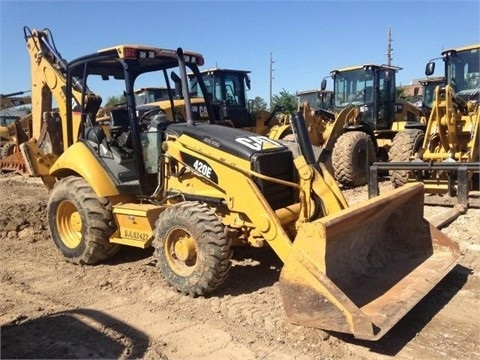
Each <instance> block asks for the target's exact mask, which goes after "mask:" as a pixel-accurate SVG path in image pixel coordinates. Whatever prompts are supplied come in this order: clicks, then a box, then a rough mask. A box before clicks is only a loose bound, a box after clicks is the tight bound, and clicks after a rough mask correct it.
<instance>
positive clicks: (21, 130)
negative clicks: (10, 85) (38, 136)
mask: <svg viewBox="0 0 480 360" xmlns="http://www.w3.org/2000/svg"><path fill="white" fill-rule="evenodd" d="M28 92H29V91H18V92H15V93H11V94H5V95H3V94H1V95H0V104H1V111H0V112H1V114H0V173H2V172H6V171H16V172H19V173H20V174H22V173H23V172H24V170H25V168H24V167H23V166H22V160H21V156H20V153H19V148H18V144H19V142H22V141H26V140H28V138H29V134H30V133H31V116H29V114H28V113H27V111H25V110H23V109H21V108H20V107H21V106H27V105H30V104H31V102H32V99H31V96H30V95H25V94H26V93H28ZM21 95H23V96H21Z"/></svg>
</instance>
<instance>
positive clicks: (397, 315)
mask: <svg viewBox="0 0 480 360" xmlns="http://www.w3.org/2000/svg"><path fill="white" fill-rule="evenodd" d="M423 196H424V191H423V185H422V184H421V183H411V184H407V185H405V186H402V187H401V188H398V189H396V190H394V191H392V192H390V193H386V194H383V195H380V196H378V197H375V198H373V199H370V200H368V201H366V202H365V203H362V204H358V205H353V206H352V207H350V208H348V209H345V210H342V211H341V212H339V213H337V214H336V215H331V216H327V217H324V218H321V219H318V220H315V221H313V222H310V223H305V224H304V225H302V226H301V227H300V229H299V231H298V234H297V237H296V238H295V241H294V243H293V247H292V251H291V253H290V255H289V257H288V258H287V260H286V261H285V264H284V267H283V269H282V272H281V275H280V292H281V296H282V300H283V303H284V307H285V311H286V314H287V317H288V319H289V320H290V321H291V322H292V323H295V324H299V325H305V326H311V327H315V328H320V329H324V330H330V331H336V332H343V333H350V334H353V335H354V336H355V337H356V338H358V339H364V340H378V339H380V338H381V337H382V336H383V335H384V334H385V333H386V332H387V331H388V330H390V329H391V328H392V327H393V326H394V325H395V324H396V323H397V322H398V321H399V320H400V319H401V318H402V317H403V316H404V315H405V314H406V313H407V312H408V311H409V310H410V309H412V307H414V306H415V305H416V304H417V303H418V302H419V301H420V300H421V299H422V298H423V297H424V296H425V295H426V294H427V293H428V292H429V291H430V290H431V289H433V288H434V287H435V285H436V284H438V283H439V282H440V281H441V280H442V279H443V277H444V276H445V275H446V274H447V273H448V272H449V271H450V270H451V269H452V268H453V267H454V266H455V265H456V264H457V263H458V262H459V260H460V251H459V247H458V244H457V243H456V242H454V241H452V240H450V239H449V238H448V237H447V236H446V235H444V234H443V233H441V232H440V231H439V230H438V229H437V228H435V227H434V226H433V225H431V224H430V223H429V222H428V221H427V220H425V219H424V218H423Z"/></svg>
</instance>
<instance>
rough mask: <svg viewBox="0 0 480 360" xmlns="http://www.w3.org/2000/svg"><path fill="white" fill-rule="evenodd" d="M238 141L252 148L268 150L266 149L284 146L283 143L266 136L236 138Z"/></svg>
mask: <svg viewBox="0 0 480 360" xmlns="http://www.w3.org/2000/svg"><path fill="white" fill-rule="evenodd" d="M235 141H236V142H238V143H240V144H242V145H245V146H246V147H248V148H250V149H252V150H266V149H277V148H282V147H283V145H282V144H280V143H278V142H276V141H274V140H272V139H269V138H268V137H266V136H248V137H241V138H236V139H235Z"/></svg>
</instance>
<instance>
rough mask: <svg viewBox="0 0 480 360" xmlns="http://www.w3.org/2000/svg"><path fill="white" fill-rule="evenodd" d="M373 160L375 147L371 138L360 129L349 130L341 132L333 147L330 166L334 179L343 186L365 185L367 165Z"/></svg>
mask: <svg viewBox="0 0 480 360" xmlns="http://www.w3.org/2000/svg"><path fill="white" fill-rule="evenodd" d="M367 154H368V155H367ZM367 159H368V164H367ZM374 161H375V148H374V146H373V142H372V139H371V138H370V136H369V135H368V134H367V133H364V132H362V131H349V132H346V133H344V134H342V135H341V136H340V137H339V138H338V139H337V141H336V143H335V146H334V147H333V151H332V166H333V172H334V175H335V179H336V180H337V181H338V182H339V183H341V184H343V185H345V186H348V187H357V186H362V185H365V184H366V183H367V179H368V167H369V166H370V165H371V164H372V163H373V162H374Z"/></svg>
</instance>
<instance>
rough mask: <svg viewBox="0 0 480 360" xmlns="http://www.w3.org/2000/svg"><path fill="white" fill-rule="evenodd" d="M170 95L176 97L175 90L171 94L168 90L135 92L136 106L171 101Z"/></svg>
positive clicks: (158, 89) (152, 89) (155, 89)
mask: <svg viewBox="0 0 480 360" xmlns="http://www.w3.org/2000/svg"><path fill="white" fill-rule="evenodd" d="M169 93H172V95H173V96H175V90H173V89H171V91H170V92H169V91H168V89H167V88H147V89H140V90H137V91H135V104H137V105H144V104H149V103H153V102H156V101H162V100H168V99H170V96H169Z"/></svg>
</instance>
